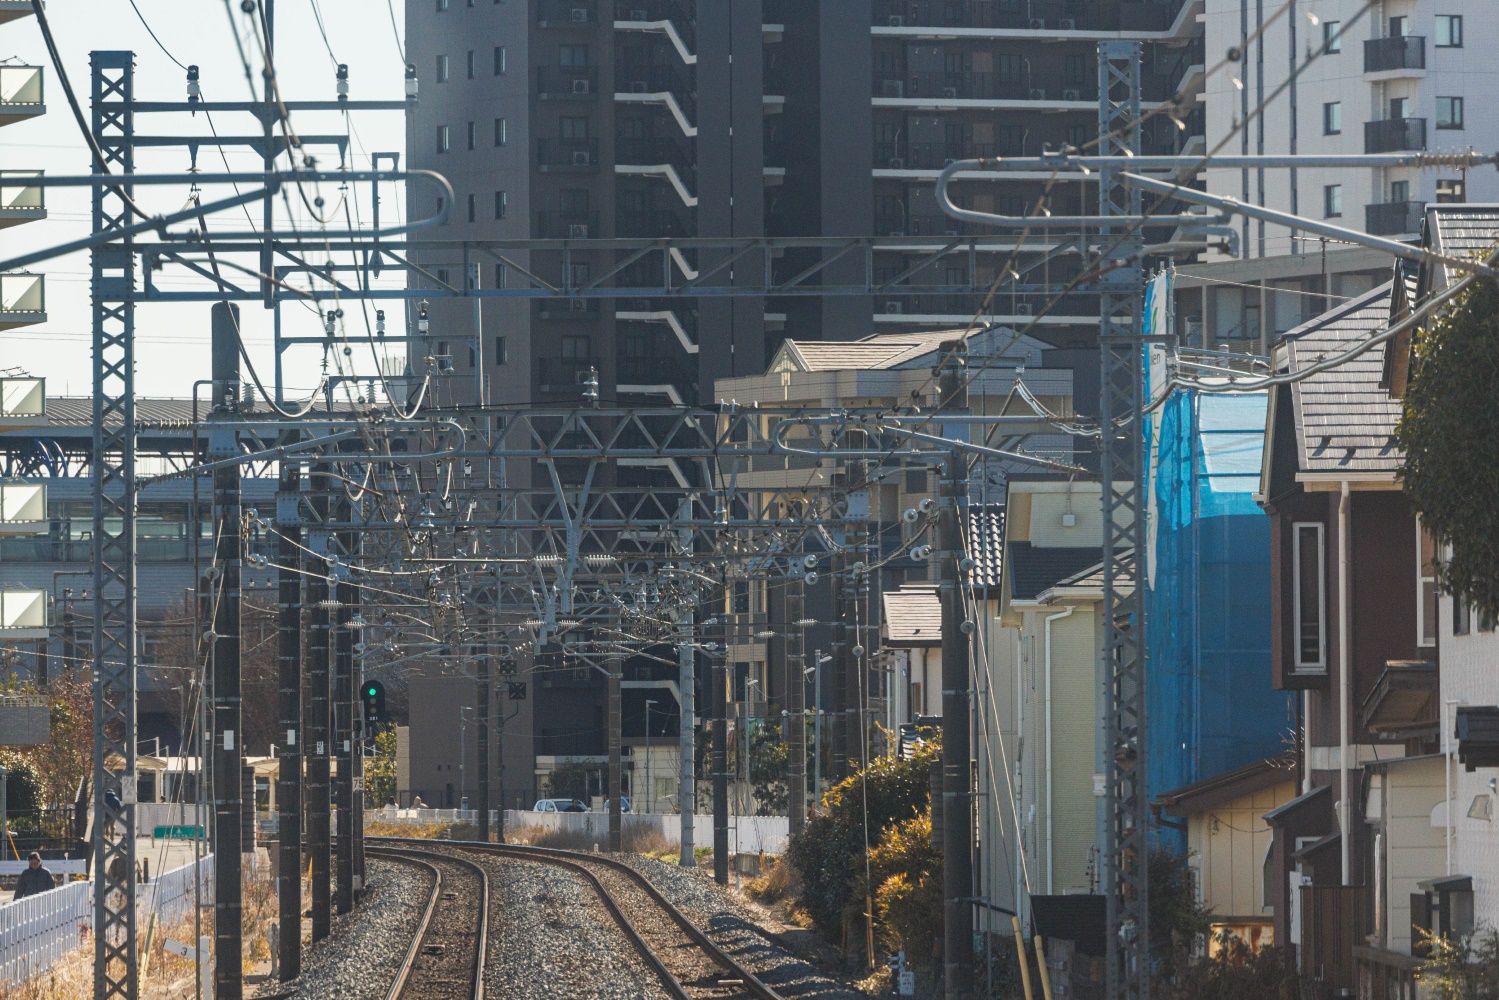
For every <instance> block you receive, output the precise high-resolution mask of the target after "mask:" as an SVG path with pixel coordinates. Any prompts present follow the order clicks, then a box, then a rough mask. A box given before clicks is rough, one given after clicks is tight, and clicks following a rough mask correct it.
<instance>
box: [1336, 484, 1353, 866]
mask: <svg viewBox="0 0 1499 1000" xmlns="http://www.w3.org/2000/svg"><path fill="white" fill-rule="evenodd" d="M1350 503H1351V497H1350V495H1349V492H1348V483H1347V481H1346V480H1345V481H1344V482H1343V483H1342V485H1341V489H1340V492H1339V494H1338V768H1339V770H1338V796H1339V797H1338V824H1339V828H1340V829H1341V831H1342V837H1341V838H1340V839H1339V852H1340V855H1341V861H1342V866H1343V884H1344V885H1351V884H1352V883H1351V882H1350V881H1349V874H1350V873H1349V868H1350V864H1349V841H1350V840H1351V839H1352V831H1350V830H1349V823H1350V821H1351V820H1350V810H1349V803H1348V749H1349V747H1348V712H1349V704H1350V700H1351V699H1352V697H1353V678H1352V677H1351V676H1350V672H1351V667H1350V662H1351V660H1352V657H1351V656H1349V655H1348V619H1349V617H1350V616H1349V613H1348V611H1349V609H1348V573H1349V552H1348V508H1349V505H1350Z"/></svg>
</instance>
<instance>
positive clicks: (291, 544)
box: [276, 462, 302, 982]
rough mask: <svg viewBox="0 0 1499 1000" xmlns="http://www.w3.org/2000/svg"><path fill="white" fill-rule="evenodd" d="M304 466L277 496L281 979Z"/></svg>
mask: <svg viewBox="0 0 1499 1000" xmlns="http://www.w3.org/2000/svg"><path fill="white" fill-rule="evenodd" d="M301 480H302V473H301V469H300V468H299V467H298V465H297V464H296V463H295V462H282V463H281V484H280V486H281V492H280V494H279V495H278V496H277V498H276V525H277V531H279V532H280V535H281V537H280V539H279V540H278V541H277V543H276V556H277V562H279V563H280V566H281V568H280V569H279V570H277V581H276V582H277V595H276V596H277V620H276V625H277V635H276V642H277V648H276V662H277V668H278V669H277V688H278V699H279V713H278V715H279V718H280V723H281V732H282V744H281V759H280V762H279V765H278V767H277V770H276V808H277V810H278V811H279V816H278V817H277V823H276V831H277V832H276V838H277V874H276V883H277V884H276V889H277V902H278V904H279V905H278V908H277V919H278V929H279V934H280V949H279V950H280V959H279V965H278V968H279V971H280V974H281V981H282V982H288V981H290V980H292V979H296V978H297V976H299V975H301V973H302V740H301V730H302V630H301V628H300V626H301V618H302V576H301V574H299V573H298V572H297V571H296V566H297V561H298V558H299V557H300V553H301V548H300V547H301V544H302V518H301V510H300V506H301V494H300V490H301Z"/></svg>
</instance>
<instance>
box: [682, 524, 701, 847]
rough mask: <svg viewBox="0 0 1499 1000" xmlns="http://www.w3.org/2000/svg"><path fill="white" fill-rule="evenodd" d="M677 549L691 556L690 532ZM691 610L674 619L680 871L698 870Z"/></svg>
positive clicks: (694, 679)
mask: <svg viewBox="0 0 1499 1000" xmlns="http://www.w3.org/2000/svg"><path fill="white" fill-rule="evenodd" d="M677 516H678V519H687V518H690V517H691V516H692V500H691V499H690V498H688V497H683V498H682V499H681V500H680V501H679V502H678V504H677ZM677 549H678V551H679V552H681V553H682V554H683V555H689V556H690V555H691V554H692V531H691V530H690V529H684V530H679V531H678V532H677ZM693 624H694V620H693V608H692V605H691V604H688V605H687V606H686V608H685V609H684V610H683V611H682V613H681V614H680V615H679V616H678V617H677V812H678V814H679V816H680V838H679V839H680V845H679V851H678V855H677V863H678V864H679V865H680V866H681V867H683V868H694V867H696V866H697V854H696V850H695V849H696V844H695V843H694V837H695V835H696V830H695V829H694V826H695V823H696V814H697V658H696V654H695V651H694V649H693V646H692V639H693Z"/></svg>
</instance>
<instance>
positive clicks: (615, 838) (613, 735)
mask: <svg viewBox="0 0 1499 1000" xmlns="http://www.w3.org/2000/svg"><path fill="white" fill-rule="evenodd" d="M608 669H609V719H608V725H609V850H611V851H613V852H614V853H616V854H618V853H619V852H620V851H621V850H623V848H624V836H623V825H622V821H621V813H622V804H621V799H622V798H623V780H624V761H623V760H622V749H623V746H622V740H621V735H622V734H621V733H620V725H621V724H622V721H623V713H622V708H623V704H622V694H621V692H620V681H621V680H622V677H621V674H622V673H623V670H624V663H623V661H622V660H620V658H619V657H618V656H611V657H609V661H608Z"/></svg>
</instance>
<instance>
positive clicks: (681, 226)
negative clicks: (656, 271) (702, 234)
mask: <svg viewBox="0 0 1499 1000" xmlns="http://www.w3.org/2000/svg"><path fill="white" fill-rule="evenodd" d="M614 228H615V231H616V234H617V235H618V236H620V237H621V238H628V239H641V240H654V239H660V238H662V237H668V236H687V235H689V233H688V229H687V224H686V223H685V222H684V221H683V220H682V218H681V216H679V215H678V214H677V213H676V212H673V211H669V210H666V209H644V210H641V211H633V212H616V213H615V216H614Z"/></svg>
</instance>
